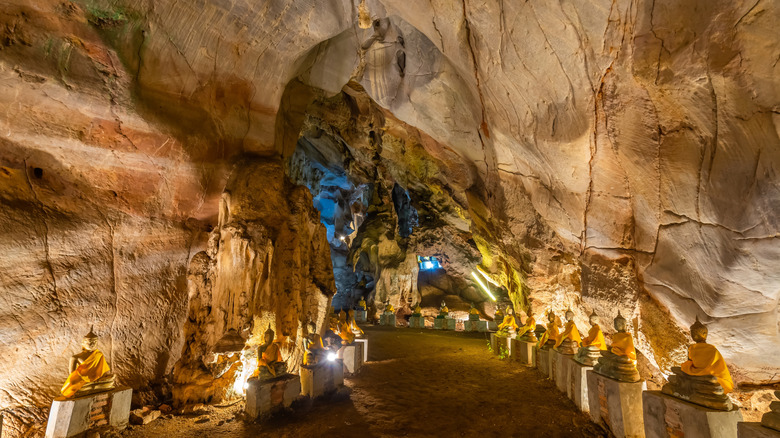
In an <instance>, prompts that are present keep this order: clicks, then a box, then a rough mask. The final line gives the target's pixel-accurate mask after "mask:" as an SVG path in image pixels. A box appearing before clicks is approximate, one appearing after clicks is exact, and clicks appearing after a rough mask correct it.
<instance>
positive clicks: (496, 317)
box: [493, 305, 504, 324]
mask: <svg viewBox="0 0 780 438" xmlns="http://www.w3.org/2000/svg"><path fill="white" fill-rule="evenodd" d="M493 321H495V322H496V324H500V323H499V321H504V312H503V311H501V306H500V305H496V313H495V314H494V315H493Z"/></svg>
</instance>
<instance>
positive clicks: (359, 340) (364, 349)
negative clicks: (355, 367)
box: [355, 338, 368, 363]
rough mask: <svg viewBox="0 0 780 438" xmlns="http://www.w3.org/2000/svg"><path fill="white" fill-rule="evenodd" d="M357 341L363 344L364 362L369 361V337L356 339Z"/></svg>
mask: <svg viewBox="0 0 780 438" xmlns="http://www.w3.org/2000/svg"><path fill="white" fill-rule="evenodd" d="M355 342H359V343H361V344H363V363H366V362H368V339H365V338H360V339H355Z"/></svg>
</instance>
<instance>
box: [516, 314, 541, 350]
mask: <svg viewBox="0 0 780 438" xmlns="http://www.w3.org/2000/svg"><path fill="white" fill-rule="evenodd" d="M534 330H536V318H534V315H533V312H532V310H531V306H528V317H527V318H526V319H525V324H523V326H522V327H520V330H518V331H517V337H519V338H520V340H521V341H525V342H536V341H537V339H536V334H535V333H534Z"/></svg>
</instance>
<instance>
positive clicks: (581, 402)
mask: <svg viewBox="0 0 780 438" xmlns="http://www.w3.org/2000/svg"><path fill="white" fill-rule="evenodd" d="M562 365H563V366H564V367H566V375H568V376H569V377H568V379H569V380H568V382H567V384H566V395H568V396H569V398H570V399H572V401H573V402H574V404H575V405H577V407H578V408H579V409H580V410H581V411H582V412H589V411H590V406H589V404H588V374H587V373H588V371H590V370H592V369H593V367H589V366H585V365H583V364H581V363H579V362H577V361H576V360H574V358H573V357H572V356H568V357H567V358H566V360H564V361H563V364H562Z"/></svg>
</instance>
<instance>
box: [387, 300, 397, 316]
mask: <svg viewBox="0 0 780 438" xmlns="http://www.w3.org/2000/svg"><path fill="white" fill-rule="evenodd" d="M385 313H395V307H393V305H392V304H390V300H386V301H385Z"/></svg>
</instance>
